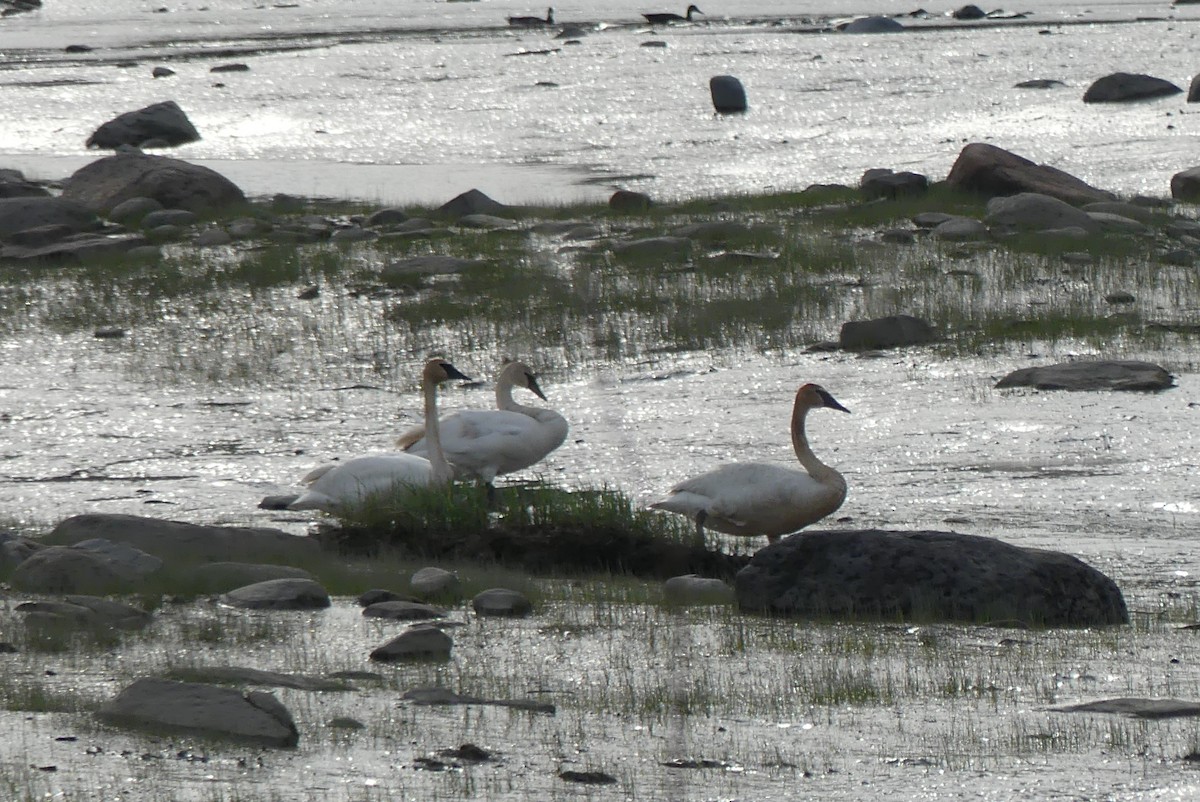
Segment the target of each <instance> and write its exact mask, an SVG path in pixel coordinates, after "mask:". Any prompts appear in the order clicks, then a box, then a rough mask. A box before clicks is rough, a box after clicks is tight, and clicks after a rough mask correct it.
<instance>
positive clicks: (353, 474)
mask: <svg viewBox="0 0 1200 802" xmlns="http://www.w3.org/2000/svg"><path fill="white" fill-rule="evenodd" d="M466 378H467V377H466V376H464V375H463V374H462V373H460V372H459V371H458V369H457V368H455V367H454V366H453V365H451V364H450V363H449V362H447V361H445V360H444V359H431V360H429V361H428V362H426V363H425V369H424V370H423V371H422V372H421V390H422V392H423V394H424V396H425V425H426V426H427V427H428V429H429V442H430V443H431V447H430V449H429V455H428V459H426V458H425V457H418V456H415V455H413V454H403V453H401V454H372V455H369V456H365V457H354V458H353V459H349V460H346V461H345V462H339V463H333V464H331V465H323V466H321V467H320V468H317V469H316V470H314V471H312V472H311V473H309V474H308V475H307V476H305V477H304V478H303V479H302V480H301V481H302V482H303V483H304V484H306V485H308V489H307V490H306V491H305V492H304V493H302V494H301V495H300V497H299V498H297V499H296V500H295V501H293V502H292V503H291V504H289V505H288V509H289V510H325V511H326V512H338V511H340V510H344V509H345V508H346V507H347V506H353V505H355V504H358V503H360V502H362V500H363V499H364V498H366V497H367V496H369V495H371V494H372V493H379V492H382V491H385V490H389V489H391V488H393V487H395V486H397V485H407V486H409V487H436V486H438V485H446V484H449V483H450V481H451V480H452V479H453V478H454V473H453V470H452V469H451V468H450V464H449V463H448V462H447V461H446V455H445V454H444V453H442V449H441V446H440V445H439V444H438V440H439V437H438V435H439V432H438V415H437V386H438V384H440V383H441V382H444V381H446V380H447V379H466Z"/></svg>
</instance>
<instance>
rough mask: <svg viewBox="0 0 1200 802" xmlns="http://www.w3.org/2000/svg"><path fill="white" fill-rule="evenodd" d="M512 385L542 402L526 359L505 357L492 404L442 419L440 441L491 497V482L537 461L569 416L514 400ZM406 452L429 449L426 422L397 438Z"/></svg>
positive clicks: (561, 435) (557, 439)
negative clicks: (516, 360)
mask: <svg viewBox="0 0 1200 802" xmlns="http://www.w3.org/2000/svg"><path fill="white" fill-rule="evenodd" d="M514 387H524V388H525V389H527V390H529V391H530V392H532V393H533V394H534V395H536V396H537V397H538V398H540V399H542V400H543V401H545V400H546V394H545V393H543V392H542V388H541V387H538V383H537V377H536V376H535V375H534V374H533V371H532V370H530V369H529V366H528V365H526V364H525V363H524V362H508V363H506V364H505V365H504V367H503V368H501V370H500V374H499V375H498V376H497V377H496V407H497V408H496V409H472V410H459V411H458V412H455V413H453V414H450V415H447V416H446V417H444V418H442V420H441V446H442V450H443V451H444V452H445V454H446V459H447V460H449V461H450V464H451V465H453V466H454V469H455V472H456V473H457V474H458V475H460V476H473V477H475V478H477V479H479V480H480V481H482V482H483V483H484V484H485V485H487V489H488V498H489V499H493V500H494V498H495V487H493V485H492V482H493V481H494V480H495V478H496V477H497V476H500V475H502V474H506V473H514V472H516V471H519V470H522V469H523V468H528V467H529V466H530V465H533V464H535V463H538V462H541V461H542V460H543V459H545V458H546V455H547V454H549V453H550V452H551V451H553V450H554V449H556V448H558V447H559V446H560V445H562V443H563V441H564V440H566V439H567V420H566V418H564V417H563V416H562V415H560V414H558V413H557V412H555V411H554V410H552V409H546V408H545V407H527V406H524V405H523V404H518V403H517V402H516V401H514V400H513V396H512V391H513V388H514ZM396 445H397V446H398V447H399V448H401V449H403V450H404V451H405V452H406V453H408V454H417V455H424V454H426V453H427V452H428V449H429V440H428V438H426V437H425V427H422V426H415V427H413V428H412V429H410V430H408V431H407V432H405V433H404V434H402V435H400V437H399V438H397V440H396Z"/></svg>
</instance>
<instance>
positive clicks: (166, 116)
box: [87, 76, 200, 150]
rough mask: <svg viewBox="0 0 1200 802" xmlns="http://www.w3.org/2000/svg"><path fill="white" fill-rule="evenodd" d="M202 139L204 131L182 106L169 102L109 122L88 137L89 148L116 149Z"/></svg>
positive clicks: (181, 143) (168, 144)
mask: <svg viewBox="0 0 1200 802" xmlns="http://www.w3.org/2000/svg"><path fill="white" fill-rule="evenodd" d="M155 77H157V76H155ZM199 139H200V132H199V131H197V130H196V127H195V126H194V125H192V121H191V120H189V119H188V116H187V114H185V113H184V111H183V109H181V108H179V104H178V103H176V102H175V101H174V100H167V101H164V102H162V103H155V104H153V105H151V106H146V107H145V108H144V109H138V110H137V111H129V112H126V113H124V114H122V115H121V116H119V117H116V118H114V119H112V120H109V121H108V122H106V123H104V125H102V126H100V127H99V128H97V129H96V130H95V132H94V133H93V134H92V135H91V136H90V137H88V141H87V146H88V147H89V148H104V149H107V150H115V149H117V148H119V147H120V146H121V145H131V146H133V147H135V148H136V147H141V146H142V145H143V144H145V143H148V142H151V141H153V142H155V143H160V142H161V143H162V144H163V145H166V146H174V145H186V144H187V143H188V142H197V141H199Z"/></svg>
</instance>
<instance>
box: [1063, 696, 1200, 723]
mask: <svg viewBox="0 0 1200 802" xmlns="http://www.w3.org/2000/svg"><path fill="white" fill-rule="evenodd" d="M1050 709H1051V710H1053V711H1054V712H1056V713H1117V714H1119V715H1122V716H1130V717H1132V718H1184V717H1190V716H1200V702H1186V701H1184V700H1182V699H1139V698H1136V697H1121V698H1119V699H1099V700H1097V701H1095V702H1084V703H1083V704H1078V705H1067V706H1065V707H1052V708H1050Z"/></svg>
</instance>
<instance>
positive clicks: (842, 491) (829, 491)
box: [650, 384, 849, 542]
mask: <svg viewBox="0 0 1200 802" xmlns="http://www.w3.org/2000/svg"><path fill="white" fill-rule="evenodd" d="M817 407H828V408H830V409H837V410H841V411H842V412H849V410H847V409H846V408H845V407H843V406H842V405H841V404H839V403H838V402H837V401H836V400H834V398H833V396H831V395H830V394H829V393H828V392H826V391H825V390H824V389H822V388H821V387H818V386H817V385H815V384H806V385H804V386H803V387H801V388H800V389H799V390H798V391H797V392H796V402H795V404H794V406H793V407H792V446H793V448H794V449H795V451H796V458H797V459H799V460H800V464H801V465H802V466H803V467H804V470H802V471H798V470H795V469H794V468H784V467H782V466H779V465H770V464H767V463H761V462H747V463H735V464H732V465H724V466H722V467H720V468H717V469H716V470H714V471H709V472H708V473H705V474H701V475H700V476H697V477H694V478H692V479H688V480H686V481H683V482H680V483H679V484H677V485H675V487H673V488H671V490H670V491H669V492H668V494H667V496H666V498H664V499H662V500H660V501H656V502H654V503H653V504H651V505H650V506H651V507H653V508H655V509H660V510H667V511H669V512H677V513H680V514H681V515H686V516H688V517H689V518H691V519H693V520H694V521H695V522H696V532H697V535H698V536H700V537H703V534H704V528H705V527H708V528H710V529H714V530H716V531H718V532H724V533H725V534H727V535H740V536H743V537H754V536H757V535H766V536H767V540H768V541H771V542H774V541H775V540H777V539H778V538H779V537H780V536H781V535H786V534H789V533H791V532H795V531H797V530H798V529H802V528H803V527H805V526H808V525H809V524H812V523H815V522H817V521H819V520H821V519H822V518H824V517H825V516H827V515H830V514H832V513H833V512H834V511H836V510H837V509H838V507H840V506H842V502H843V501H844V500H845V499H846V480H845V479H844V478H843V477H842V475H841V474H840V473H838V472H837V471H835V470H834V469H833V468H830V467H829V466H828V465H825V464H824V463H822V462H821V461H820V460H819V459H817V457H816V455H815V454H813V452H812V449H811V448H809V446H808V438H807V436H806V435H805V433H804V420H805V417H806V416H807V415H808V411H809V410H810V409H815V408H817Z"/></svg>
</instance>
